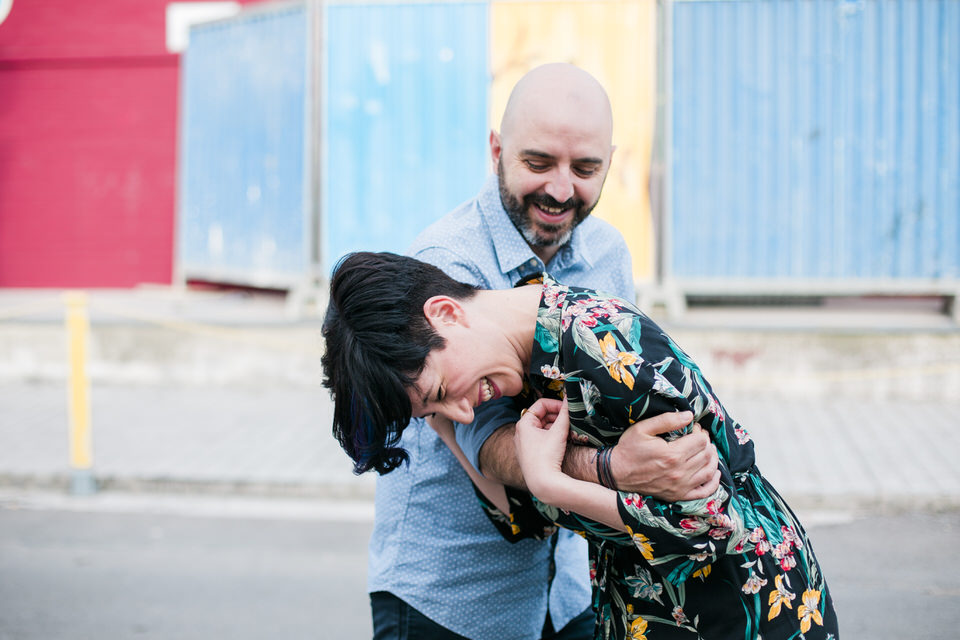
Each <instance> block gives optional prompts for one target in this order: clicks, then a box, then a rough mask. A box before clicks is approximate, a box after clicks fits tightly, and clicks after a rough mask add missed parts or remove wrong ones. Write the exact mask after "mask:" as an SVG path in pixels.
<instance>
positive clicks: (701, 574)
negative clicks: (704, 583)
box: [690, 564, 713, 580]
mask: <svg viewBox="0 0 960 640" xmlns="http://www.w3.org/2000/svg"><path fill="white" fill-rule="evenodd" d="M711 571H713V565H712V564H705V565H703V566H702V567H700V568H699V569H697V570H696V571H694V572H693V573H692V574H690V577H691V578H703V579H704V580H706V579H707V576H708V575H710V572H711Z"/></svg>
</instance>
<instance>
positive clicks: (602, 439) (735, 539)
mask: <svg viewBox="0 0 960 640" xmlns="http://www.w3.org/2000/svg"><path fill="white" fill-rule="evenodd" d="M534 341H535V344H534V348H533V356H532V359H531V365H530V371H529V378H528V383H529V384H528V389H527V390H526V391H525V397H519V398H517V399H516V400H517V402H518V403H520V404H523V405H529V404H531V403H532V401H533V399H534V398H536V397H538V396H549V397H559V396H561V395H566V397H567V400H568V408H569V413H570V424H571V435H570V438H571V440H572V441H576V442H578V443H579V444H585V445H588V446H592V447H597V448H600V447H603V446H610V445H613V444H615V443H616V442H617V439H618V438H619V436H620V434H621V433H622V432H623V431H624V430H625V429H626V428H627V427H628V426H629V425H631V424H633V423H634V422H637V421H639V420H641V419H643V418H649V417H651V416H654V415H659V414H661V413H664V412H668V411H692V412H693V414H694V416H695V418H694V421H696V422H699V423H700V424H701V426H703V428H705V429H707V430H708V431H709V433H710V435H711V437H712V439H713V442H714V443H715V444H716V446H717V450H718V452H719V455H720V470H721V474H722V479H721V482H720V487H719V488H718V489H717V491H716V492H715V493H714V494H713V495H712V496H710V497H709V498H706V499H703V500H693V501H686V502H675V503H670V502H664V501H661V500H658V499H656V498H653V497H651V496H644V495H639V494H636V493H628V492H619V494H618V509H619V512H620V516H621V518H622V519H623V522H624V524H625V525H626V526H627V533H623V532H620V531H616V530H613V529H610V528H608V527H606V526H604V525H602V524H598V523H596V522H593V521H591V520H588V519H586V518H582V517H580V516H578V515H577V514H574V513H570V512H564V511H561V510H559V509H556V508H554V507H551V506H550V505H547V504H544V503H542V502H539V501H538V500H536V498H534V497H533V496H531V495H530V494H528V493H525V492H521V491H516V490H512V489H508V497H509V501H510V505H511V513H510V514H504V513H502V512H500V511H499V510H497V509H496V507H494V506H493V505H492V504H490V503H489V502H488V501H487V500H485V499H484V498H483V496H482V495H481V496H480V498H481V501H482V502H483V506H484V509H485V511H486V512H487V515H488V516H489V517H490V518H491V520H492V521H493V522H494V524H495V525H497V527H498V529H500V531H501V533H503V534H504V536H505V537H507V538H508V539H510V540H517V539H520V538H525V537H537V538H542V537H545V536H548V535H550V534H551V533H552V532H553V531H554V530H555V526H556V525H559V526H562V527H566V528H568V529H573V530H575V531H577V532H579V533H581V535H583V536H584V537H586V539H587V540H588V541H589V543H590V564H591V566H590V573H591V579H592V585H593V593H594V602H593V606H594V610H595V612H596V614H597V628H596V638H598V639H601V638H602V639H608V638H615V639H621V638H629V639H631V640H645V639H649V640H660V639H661V638H706V639H715V638H724V639H726V638H730V639H737V640H753V639H754V638H764V639H765V640H774V639H776V640H786V639H790V638H808V639H812V638H835V637H836V636H837V620H836V615H835V613H834V610H833V604H832V601H831V598H830V595H829V593H828V591H827V585H826V582H825V581H824V577H823V575H822V574H821V572H820V567H819V565H818V563H817V560H816V558H815V556H814V554H813V548H812V547H811V545H810V541H809V540H808V539H807V534H806V532H805V531H804V530H803V528H802V527H801V526H800V523H799V522H798V521H797V518H796V516H795V515H794V514H793V512H792V511H791V510H790V508H789V507H788V506H787V505H786V503H785V502H784V501H783V499H782V498H781V497H780V495H779V494H778V493H777V492H776V490H774V488H773V487H772V486H771V485H770V483H769V482H767V481H766V479H764V477H763V476H762V475H761V474H760V471H759V470H758V469H757V467H756V465H755V464H754V452H753V443H752V442H751V440H750V436H749V435H748V434H747V432H746V431H745V430H744V429H743V428H742V427H741V426H740V425H739V424H737V422H736V421H735V420H734V419H733V418H731V417H730V415H729V414H728V413H727V412H726V410H725V409H724V408H723V405H722V404H720V402H719V400H717V398H716V397H715V396H714V394H713V391H712V389H711V388H710V385H709V384H708V383H707V381H706V380H705V379H704V378H703V376H702V374H701V373H700V370H699V369H698V368H697V365H696V364H695V363H694V362H693V361H692V360H691V359H690V357H689V356H687V354H686V353H684V352H683V350H681V349H680V347H678V346H677V345H676V344H675V343H674V342H673V341H672V340H671V339H670V338H669V336H667V335H666V334H665V333H663V331H662V330H661V329H660V328H659V327H658V326H657V325H656V324H655V323H654V322H653V321H652V320H650V319H649V318H648V317H646V316H645V315H644V314H643V313H642V312H640V311H639V310H638V309H637V308H636V307H634V306H633V305H631V304H629V303H627V302H625V301H623V300H620V299H617V298H613V297H609V296H605V295H603V294H600V293H597V292H595V291H591V290H588V289H581V288H576V287H568V286H564V285H561V284H558V283H557V282H556V281H554V280H553V279H551V278H550V277H549V276H547V275H544V276H543V294H542V297H541V302H540V308H539V311H538V318H537V327H536V333H535V340H534ZM691 427H692V425H691ZM691 427H687V428H686V429H684V430H681V431H680V432H676V433H674V434H671V436H670V437H673V438H676V437H679V436H680V435H682V433H684V432H686V431H687V430H689V429H690V428H691ZM478 495H479V492H478Z"/></svg>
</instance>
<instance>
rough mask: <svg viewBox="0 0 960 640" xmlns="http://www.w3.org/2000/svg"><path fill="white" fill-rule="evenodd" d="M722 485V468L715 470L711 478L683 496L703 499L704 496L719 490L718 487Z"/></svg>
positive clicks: (687, 498) (686, 498) (706, 496)
mask: <svg viewBox="0 0 960 640" xmlns="http://www.w3.org/2000/svg"><path fill="white" fill-rule="evenodd" d="M719 486H720V469H717V470H716V471H714V472H713V475H711V476H710V479H709V480H707V481H706V482H704V483H703V484H701V485H699V486H698V487H695V488H693V489H691V490H690V491H689V492H687V494H686V495H684V496H683V498H682V499H683V500H703V499H704V498H709V497H710V496H712V495H713V492H714V491H716V490H717V487H719Z"/></svg>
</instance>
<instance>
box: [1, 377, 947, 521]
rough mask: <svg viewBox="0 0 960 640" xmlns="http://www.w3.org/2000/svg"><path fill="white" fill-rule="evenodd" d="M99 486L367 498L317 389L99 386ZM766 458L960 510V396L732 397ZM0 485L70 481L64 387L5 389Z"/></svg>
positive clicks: (775, 472) (792, 479) (771, 466)
mask: <svg viewBox="0 0 960 640" xmlns="http://www.w3.org/2000/svg"><path fill="white" fill-rule="evenodd" d="M91 397H92V405H93V406H92V416H93V443H94V474H95V476H96V477H97V478H98V480H99V481H100V483H101V485H102V486H104V487H105V488H114V489H125V490H152V491H161V490H162V491H169V490H174V491H178V490H183V491H201V492H203V491H207V492H229V493H248V494H255V495H256V494H261V495H304V496H315V497H324V498H343V499H346V498H359V499H363V500H367V499H370V498H371V497H372V495H373V488H374V477H373V476H372V474H366V475H365V476H363V477H356V476H354V475H353V474H352V473H351V472H350V464H349V461H348V459H347V457H346V455H345V454H344V453H343V452H342V451H340V449H339V448H338V446H337V444H336V442H335V441H334V439H333V438H332V436H331V435H330V431H329V424H330V404H329V400H328V399H327V396H326V392H325V390H323V389H320V388H317V389H313V388H309V387H304V388H270V387H251V388H238V387H228V388H222V387H221V388H218V387H202V388H201V387H191V386H181V387H172V386H132V385H131V386H115V385H114V386H107V385H95V386H94V388H93V389H92V395H91ZM725 403H726V405H727V407H728V409H729V410H730V411H731V413H732V414H733V415H734V416H736V417H737V419H738V420H739V421H740V422H741V423H742V424H743V425H744V426H746V428H747V429H748V431H749V432H750V433H751V434H752V436H753V437H754V439H755V441H756V443H757V453H758V466H759V467H760V468H761V470H762V471H763V472H764V474H765V475H767V477H769V478H770V479H771V480H772V481H773V482H774V484H775V485H776V486H777V488H778V489H779V490H780V491H781V492H782V493H783V494H785V496H786V497H787V498H788V499H789V500H790V501H791V502H792V503H795V504H796V505H797V506H799V507H803V508H817V507H825V508H847V507H855V508H872V507H891V508H899V507H903V506H909V505H914V506H916V505H923V506H926V507H957V506H960V464H957V460H960V429H958V428H957V426H958V419H957V416H958V415H960V402H953V403H948V404H946V405H944V404H939V405H932V404H927V405H922V404H919V403H915V402H908V401H899V402H897V401H887V402H877V401H869V402H862V403H861V402H857V401H855V400H853V399H850V398H848V397H843V398H838V399H823V398H820V399H816V400H804V399H797V398H793V399H775V398H769V397H764V398H759V399H758V398H755V397H749V396H742V395H738V396H733V397H726V398H725ZM0 407H3V411H2V413H0V442H2V443H3V446H0V484H7V485H11V486H13V487H26V486H41V487H48V488H49V487H66V486H67V484H68V483H67V480H68V478H69V469H68V450H67V447H68V444H67V434H68V428H67V418H66V416H67V408H66V390H65V388H64V386H63V385H60V384H53V383H43V384H24V383H16V384H9V383H8V384H3V385H0Z"/></svg>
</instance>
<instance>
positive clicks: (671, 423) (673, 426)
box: [634, 411, 693, 435]
mask: <svg viewBox="0 0 960 640" xmlns="http://www.w3.org/2000/svg"><path fill="white" fill-rule="evenodd" d="M692 420H693V413H692V412H690V411H676V412H673V413H661V414H660V415H658V416H654V417H652V418H647V419H646V420H642V421H640V422H638V423H637V424H635V425H634V427H639V428H641V429H642V430H643V431H644V432H646V433H648V434H650V435H659V434H661V433H667V432H669V431H676V430H677V429H682V428H683V427H685V426H687V425H688V424H690V422H691V421H692Z"/></svg>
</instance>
